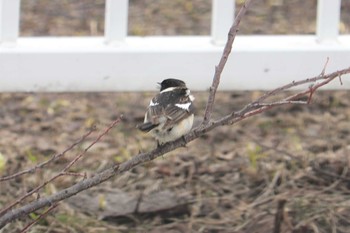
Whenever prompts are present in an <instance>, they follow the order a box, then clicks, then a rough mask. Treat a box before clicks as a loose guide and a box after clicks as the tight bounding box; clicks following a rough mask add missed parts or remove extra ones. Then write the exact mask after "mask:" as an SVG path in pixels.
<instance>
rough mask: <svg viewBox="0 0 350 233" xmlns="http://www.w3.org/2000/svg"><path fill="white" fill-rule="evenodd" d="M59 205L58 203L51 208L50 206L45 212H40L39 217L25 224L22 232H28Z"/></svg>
mask: <svg viewBox="0 0 350 233" xmlns="http://www.w3.org/2000/svg"><path fill="white" fill-rule="evenodd" d="M57 206H58V203H56V204H54V205H52V206H50V208H48V209H47V210H46V211H45V212H44V213H42V214H40V215H39V217H38V218H37V219H35V220H34V221H32V222H31V223H29V224H28V225H27V226H25V227H24V228H23V229H22V230H21V231H20V233H25V232H27V231H28V230H29V229H30V228H31V227H32V226H33V225H34V224H35V223H37V222H39V220H40V219H43V218H44V217H46V216H47V215H48V214H49V213H50V212H51V211H52V210H53V209H55V208H56V207H57Z"/></svg>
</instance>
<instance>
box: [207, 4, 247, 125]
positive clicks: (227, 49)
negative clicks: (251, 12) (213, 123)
mask: <svg viewBox="0 0 350 233" xmlns="http://www.w3.org/2000/svg"><path fill="white" fill-rule="evenodd" d="M250 3H251V0H246V1H245V3H244V4H243V6H242V7H241V9H240V10H239V12H238V14H237V16H236V18H235V20H234V23H233V25H232V26H231V28H230V31H229V33H228V37H227V41H226V45H225V48H224V51H223V54H222V56H221V59H220V62H219V65H217V66H216V67H215V74H214V77H213V83H212V85H211V87H210V93H209V97H208V101H207V106H206V108H205V113H204V117H203V122H202V124H201V125H202V126H205V125H207V124H208V123H209V121H210V118H211V113H212V112H213V105H214V101H215V94H216V90H217V89H218V86H219V83H220V78H221V73H222V71H223V70H224V67H225V65H226V62H227V59H228V57H229V55H230V53H231V50H232V44H233V41H234V40H235V38H236V35H237V32H238V30H239V24H240V23H241V19H242V17H243V16H244V15H245V13H246V12H247V9H248V7H249V5H250Z"/></svg>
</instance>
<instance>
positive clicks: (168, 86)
mask: <svg viewBox="0 0 350 233" xmlns="http://www.w3.org/2000/svg"><path fill="white" fill-rule="evenodd" d="M158 84H159V85H160V91H159V93H158V94H157V95H155V96H154V97H153V98H152V99H151V101H150V103H149V106H148V108H147V111H146V113H145V117H144V122H143V124H140V125H137V128H138V129H139V130H141V131H143V132H147V133H150V134H151V136H153V137H154V138H155V139H156V141H157V145H158V146H160V145H163V144H165V143H167V142H170V141H174V140H176V139H178V138H180V137H182V136H184V135H185V134H187V133H189V132H190V131H191V129H192V125H193V119H194V105H193V101H194V99H195V98H194V97H193V95H191V91H190V90H189V89H188V88H187V87H186V83H185V82H184V81H182V80H179V79H172V78H171V79H165V80H163V81H162V82H161V83H158Z"/></svg>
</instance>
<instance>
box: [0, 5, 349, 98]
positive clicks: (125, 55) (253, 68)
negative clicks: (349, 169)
mask: <svg viewBox="0 0 350 233" xmlns="http://www.w3.org/2000/svg"><path fill="white" fill-rule="evenodd" d="M340 3H341V0H318V7H317V30H316V34H315V35H295V36H277V35H276V36H267V35H265V36H238V37H237V38H236V41H235V44H234V48H233V53H232V55H231V57H230V59H229V61H228V63H227V65H226V68H225V71H224V73H223V79H222V84H221V89H223V90H244V89H249V90H252V89H271V88H274V87H276V86H278V85H281V84H284V83H286V82H290V81H292V80H297V79H303V78H307V77H311V76H315V75H318V74H319V73H320V71H321V70H322V67H323V64H324V62H325V61H326V58H327V57H329V58H330V62H329V66H328V71H334V70H337V69H341V68H345V67H349V66H350V35H339V31H338V25H339V20H340ZM212 5H213V7H212V24H211V29H212V30H211V31H212V33H211V36H167V37H163V36H149V37H133V36H128V35H127V18H128V0H106V10H105V35H104V37H63V38H62V37H35V38H34V37H32V38H31V37H29V38H24V37H18V30H19V29H18V28H19V14H20V0H0V42H1V44H0V91H2V92H7V91H9V92H11V91H142V90H154V88H155V83H156V82H158V81H160V80H162V79H163V78H168V77H175V78H176V77H177V78H182V79H184V80H186V81H187V83H188V84H189V86H191V88H192V89H194V90H205V89H207V88H208V85H209V83H210V80H211V78H212V76H213V73H214V66H215V65H216V64H217V62H218V60H219V58H220V55H221V52H222V49H223V44H224V42H225V40H226V36H227V31H228V28H229V26H230V25H231V24H232V21H233V12H234V1H233V0H213V3H212ZM328 88H334V89H339V88H343V89H349V88H350V77H349V78H343V85H342V86H340V85H339V84H338V83H333V84H331V85H330V86H328Z"/></svg>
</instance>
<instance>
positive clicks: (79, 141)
mask: <svg viewBox="0 0 350 233" xmlns="http://www.w3.org/2000/svg"><path fill="white" fill-rule="evenodd" d="M94 130H95V129H94V128H91V129H90V130H89V131H88V132H87V133H86V134H84V135H83V136H82V137H81V138H80V139H79V140H77V141H76V142H74V143H73V144H72V145H70V146H69V147H68V148H67V149H65V150H64V151H63V152H61V153H59V154H55V155H53V156H52V157H51V158H50V159H49V160H46V161H44V162H42V163H39V164H37V165H35V166H34V167H32V168H28V169H26V170H23V171H20V172H17V173H15V174H12V175H9V176H4V177H0V182H2V181H6V180H11V179H14V178H17V177H19V176H22V175H24V174H28V173H34V172H36V171H37V170H39V169H43V168H44V167H45V166H46V165H48V164H49V163H51V162H52V161H55V160H57V159H59V158H60V157H62V156H63V155H65V154H66V153H67V152H68V151H70V150H72V149H73V148H74V147H75V146H77V145H79V144H80V143H82V142H83V141H84V140H85V139H86V138H87V137H88V136H89V135H90V134H91V133H92V132H93V131H94Z"/></svg>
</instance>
